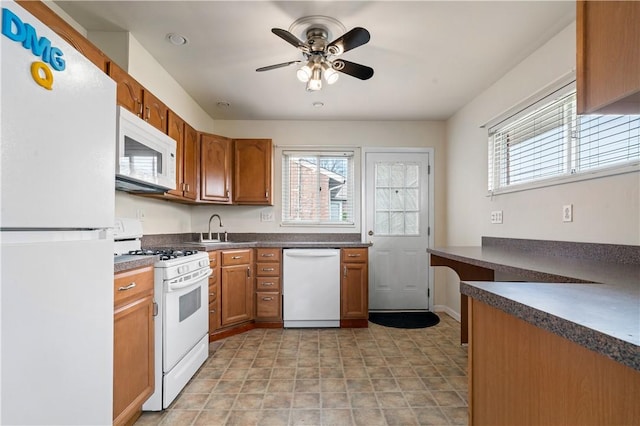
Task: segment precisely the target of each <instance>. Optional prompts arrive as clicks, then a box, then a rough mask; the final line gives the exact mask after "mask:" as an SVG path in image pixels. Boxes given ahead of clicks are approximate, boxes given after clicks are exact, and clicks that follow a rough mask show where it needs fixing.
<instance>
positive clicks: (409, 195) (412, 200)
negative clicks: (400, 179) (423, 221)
mask: <svg viewBox="0 0 640 426" xmlns="http://www.w3.org/2000/svg"><path fill="white" fill-rule="evenodd" d="M418 196H419V194H418V190H417V189H406V190H405V196H404V208H405V210H407V211H412V210H418Z"/></svg>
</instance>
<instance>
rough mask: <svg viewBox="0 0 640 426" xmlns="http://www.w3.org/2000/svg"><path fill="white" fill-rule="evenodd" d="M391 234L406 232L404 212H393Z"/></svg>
mask: <svg viewBox="0 0 640 426" xmlns="http://www.w3.org/2000/svg"><path fill="white" fill-rule="evenodd" d="M390 218H391V223H390V228H391V229H390V232H389V233H390V234H391V235H402V234H404V213H400V212H391V216H390Z"/></svg>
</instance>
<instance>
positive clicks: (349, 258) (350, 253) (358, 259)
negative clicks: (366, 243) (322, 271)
mask: <svg viewBox="0 0 640 426" xmlns="http://www.w3.org/2000/svg"><path fill="white" fill-rule="evenodd" d="M368 253H369V249H368V248H345V249H342V262H349V263H364V262H366V261H367V255H368Z"/></svg>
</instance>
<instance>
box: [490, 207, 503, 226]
mask: <svg viewBox="0 0 640 426" xmlns="http://www.w3.org/2000/svg"><path fill="white" fill-rule="evenodd" d="M491 223H502V210H494V211H492V212H491Z"/></svg>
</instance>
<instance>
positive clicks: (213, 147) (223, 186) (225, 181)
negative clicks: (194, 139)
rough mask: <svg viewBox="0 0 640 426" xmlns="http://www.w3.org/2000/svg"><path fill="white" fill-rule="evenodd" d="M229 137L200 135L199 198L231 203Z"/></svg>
mask: <svg viewBox="0 0 640 426" xmlns="http://www.w3.org/2000/svg"><path fill="white" fill-rule="evenodd" d="M230 184H231V139H229V138H225V137H223V136H218V135H212V134H209V133H202V134H201V136H200V199H201V200H203V201H216V202H218V203H223V204H231V185H230Z"/></svg>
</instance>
